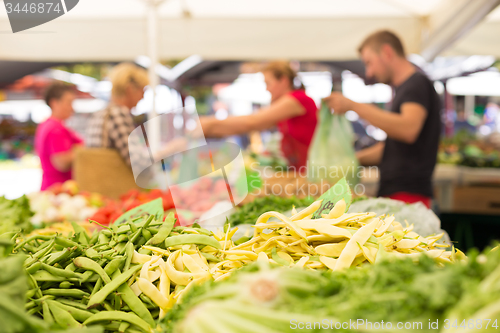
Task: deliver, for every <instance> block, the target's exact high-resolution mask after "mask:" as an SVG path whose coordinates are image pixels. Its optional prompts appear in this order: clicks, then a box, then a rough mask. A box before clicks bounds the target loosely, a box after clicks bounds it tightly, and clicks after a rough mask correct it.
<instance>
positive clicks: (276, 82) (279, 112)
mask: <svg viewBox="0 0 500 333" xmlns="http://www.w3.org/2000/svg"><path fill="white" fill-rule="evenodd" d="M262 72H263V74H264V79H265V82H266V86H267V90H268V91H269V92H270V93H271V105H270V106H268V107H265V108H262V109H260V110H258V111H257V112H255V113H253V114H251V115H248V116H239V117H229V118H227V119H224V120H218V119H216V118H214V117H203V118H200V123H201V127H202V129H203V133H204V135H205V137H226V136H231V135H238V134H244V133H248V132H251V131H263V130H267V129H270V128H272V127H274V126H277V127H278V129H279V131H280V132H281V134H282V135H283V137H282V141H281V149H282V152H283V155H284V156H285V157H286V158H287V159H288V162H289V165H290V166H293V167H295V168H300V167H301V166H305V165H306V163H307V151H308V149H309V145H310V144H311V140H312V137H313V134H314V130H315V128H316V123H317V111H318V108H317V106H316V103H315V102H314V101H313V100H312V99H311V98H310V97H309V96H307V95H306V93H305V91H304V89H303V88H302V87H301V88H300V89H295V87H294V82H295V81H296V77H297V74H296V73H295V71H294V70H293V69H292V68H291V67H290V64H289V63H288V62H283V61H274V62H271V63H269V64H267V66H265V67H264V69H263V71H262Z"/></svg>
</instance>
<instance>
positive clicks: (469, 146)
mask: <svg viewBox="0 0 500 333" xmlns="http://www.w3.org/2000/svg"><path fill="white" fill-rule="evenodd" d="M498 137H499V135H498V133H497V134H492V135H491V136H490V137H488V138H483V139H478V138H476V137H475V136H474V135H472V134H471V133H469V132H468V131H467V130H465V129H463V130H460V131H458V132H457V133H456V134H455V135H454V136H453V137H452V138H447V139H444V140H443V141H442V142H441V145H440V147H439V152H438V162H439V163H443V164H455V165H463V166H468V167H478V168H500V151H499V148H500V147H499V142H500V140H499V139H498Z"/></svg>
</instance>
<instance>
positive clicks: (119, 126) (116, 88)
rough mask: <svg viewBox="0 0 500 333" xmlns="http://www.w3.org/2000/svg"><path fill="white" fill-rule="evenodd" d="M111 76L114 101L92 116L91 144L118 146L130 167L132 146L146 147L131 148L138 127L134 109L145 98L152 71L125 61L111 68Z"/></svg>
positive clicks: (88, 138)
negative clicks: (131, 137)
mask: <svg viewBox="0 0 500 333" xmlns="http://www.w3.org/2000/svg"><path fill="white" fill-rule="evenodd" d="M109 78H110V81H111V84H112V85H113V88H112V90H111V102H110V104H109V105H108V106H107V108H106V109H104V110H102V111H99V112H96V113H95V114H94V115H93V116H92V118H91V120H90V123H89V126H88V130H87V146H89V147H97V148H111V149H116V150H117V151H118V152H119V153H120V156H121V157H122V158H123V160H124V161H125V162H126V163H127V164H128V165H129V166H130V155H129V148H130V149H142V146H140V147H139V146H138V147H129V135H130V133H132V131H133V130H134V129H135V128H136V125H135V124H134V119H133V117H132V114H131V110H132V109H133V108H134V107H136V106H137V104H138V103H139V101H140V100H142V99H143V97H144V89H145V87H146V86H147V85H148V84H149V79H148V74H147V72H146V70H144V69H143V68H140V67H138V66H136V65H134V64H131V63H122V64H119V65H117V66H115V67H114V68H113V69H112V70H111V72H110V75H109ZM144 154H148V152H147V151H145V152H144ZM147 156H148V157H149V155H147Z"/></svg>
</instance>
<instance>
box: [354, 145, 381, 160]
mask: <svg viewBox="0 0 500 333" xmlns="http://www.w3.org/2000/svg"><path fill="white" fill-rule="evenodd" d="M384 147H385V142H379V143H376V144H374V145H373V146H371V147H368V148H365V149H362V150H360V151H358V152H357V153H356V157H357V159H358V160H359V164H361V165H364V166H371V165H379V164H380V162H381V161H382V155H383V153H384Z"/></svg>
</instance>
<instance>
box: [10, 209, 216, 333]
mask: <svg viewBox="0 0 500 333" xmlns="http://www.w3.org/2000/svg"><path fill="white" fill-rule="evenodd" d="M162 220H163V219H162V218H160V217H158V218H157V217H155V216H153V215H150V216H145V217H140V218H136V219H134V220H132V221H129V222H128V223H126V224H121V225H118V226H116V225H115V226H111V227H109V228H106V229H103V230H99V231H96V232H94V234H93V235H92V236H89V235H88V234H87V233H86V232H85V230H84V229H83V228H82V227H80V226H79V225H77V224H73V228H74V233H73V234H71V235H70V236H69V237H61V236H59V235H54V236H44V235H35V236H31V237H29V238H27V239H24V240H21V239H18V242H17V245H16V246H15V247H14V251H13V252H15V253H25V254H27V255H28V258H27V259H26V260H25V262H24V267H25V269H26V271H27V272H28V280H29V282H30V288H31V289H30V290H29V291H28V293H27V303H26V305H25V307H26V310H27V311H28V313H29V314H32V315H36V316H39V317H41V318H43V320H45V321H46V322H47V323H48V324H50V325H55V326H60V327H62V328H77V327H82V325H83V326H87V325H93V324H101V325H103V326H104V328H105V330H106V331H110V332H128V333H136V332H152V328H153V327H155V325H156V322H155V321H156V319H158V316H159V312H160V308H159V307H158V306H157V305H156V304H155V303H154V302H153V301H152V300H151V299H149V298H148V297H147V296H146V295H144V294H141V295H140V296H136V294H135V293H134V292H133V291H132V289H131V287H130V284H131V282H132V281H133V280H134V279H135V277H136V276H137V275H138V274H139V271H140V269H141V268H142V266H143V264H134V263H133V261H132V258H133V256H134V252H135V251H137V252H138V253H140V254H144V255H150V254H151V251H149V250H146V249H144V248H142V246H143V245H145V244H159V243H163V244H164V243H165V240H166V239H167V237H169V236H173V237H172V238H175V237H179V236H180V235H182V234H183V233H184V232H185V231H186V228H183V227H175V228H174V223H175V218H174V216H173V214H172V215H169V216H168V217H167V218H166V219H165V221H164V222H162ZM187 229H189V228H187ZM204 231H205V230H204ZM186 232H187V231H186ZM207 232H208V231H207ZM208 233H209V232H208ZM185 236H187V237H191V236H189V235H185Z"/></svg>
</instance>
